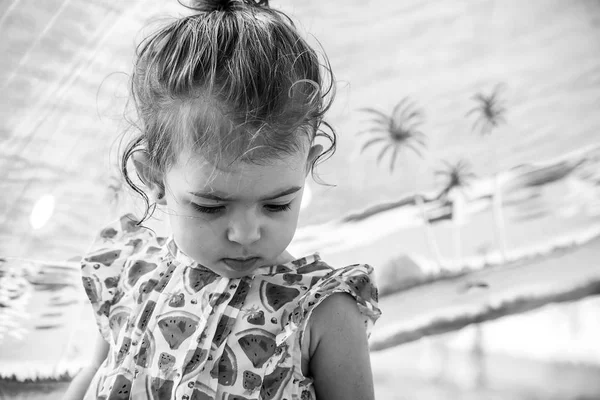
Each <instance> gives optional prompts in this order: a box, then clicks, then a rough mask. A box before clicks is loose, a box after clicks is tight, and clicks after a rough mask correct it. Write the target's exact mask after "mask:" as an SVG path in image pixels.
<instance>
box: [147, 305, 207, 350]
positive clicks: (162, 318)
mask: <svg viewBox="0 0 600 400" xmlns="http://www.w3.org/2000/svg"><path fill="white" fill-rule="evenodd" d="M157 318H158V329H159V330H160V332H161V333H162V335H163V337H164V338H165V341H166V342H167V343H168V344H169V348H170V349H171V350H177V349H178V348H179V346H181V344H182V343H183V342H184V341H185V340H186V339H188V338H189V337H190V336H192V334H193V333H194V332H196V329H197V328H198V322H199V321H200V318H199V317H198V316H197V315H194V314H192V313H190V312H187V311H179V310H178V311H171V312H168V313H165V314H162V315H159V316H158V317H157Z"/></svg>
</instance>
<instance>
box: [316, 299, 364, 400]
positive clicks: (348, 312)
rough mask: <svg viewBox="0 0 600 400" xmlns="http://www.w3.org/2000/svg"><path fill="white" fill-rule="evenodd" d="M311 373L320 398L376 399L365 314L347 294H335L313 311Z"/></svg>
mask: <svg viewBox="0 0 600 400" xmlns="http://www.w3.org/2000/svg"><path fill="white" fill-rule="evenodd" d="M309 325H310V349H309V354H310V372H311V375H312V376H313V379H314V384H315V391H316V394H317V399H322V398H323V399H330V400H337V399H346V400H351V399H362V400H367V399H373V398H374V394H373V391H374V390H373V376H372V372H371V362H370V356H369V348H368V341H367V333H366V329H365V317H364V316H363V315H362V314H361V312H360V311H359V309H358V307H357V305H356V300H355V299H354V298H353V297H352V296H351V295H350V294H347V293H334V294H332V295H330V296H328V297H327V298H326V299H325V300H323V301H322V302H321V304H319V305H318V306H317V308H315V310H314V311H313V314H312V316H311V318H310V320H309Z"/></svg>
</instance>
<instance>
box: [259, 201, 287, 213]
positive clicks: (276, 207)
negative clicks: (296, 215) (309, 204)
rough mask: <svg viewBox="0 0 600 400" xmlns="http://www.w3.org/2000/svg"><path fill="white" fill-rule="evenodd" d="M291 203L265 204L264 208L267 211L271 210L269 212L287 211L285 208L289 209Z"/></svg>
mask: <svg viewBox="0 0 600 400" xmlns="http://www.w3.org/2000/svg"><path fill="white" fill-rule="evenodd" d="M291 204H292V203H287V204H267V205H265V208H266V209H267V210H268V211H271V212H281V211H287V210H289V209H290V208H291V207H290V205H291Z"/></svg>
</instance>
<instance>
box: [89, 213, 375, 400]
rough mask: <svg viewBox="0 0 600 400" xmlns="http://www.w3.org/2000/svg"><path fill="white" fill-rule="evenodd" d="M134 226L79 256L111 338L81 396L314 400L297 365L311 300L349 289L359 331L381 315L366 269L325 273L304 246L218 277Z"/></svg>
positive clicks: (120, 227) (103, 237) (168, 241)
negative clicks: (279, 259)
mask: <svg viewBox="0 0 600 400" xmlns="http://www.w3.org/2000/svg"><path fill="white" fill-rule="evenodd" d="M134 221H135V219H134V217H133V216H132V215H125V216H123V217H121V219H120V220H118V221H116V222H115V223H114V224H111V225H109V226H107V227H106V228H104V229H103V230H102V231H101V232H100V234H99V236H98V237H97V239H96V240H95V242H94V245H93V246H92V249H91V251H90V253H89V254H87V255H86V256H85V257H84V258H83V260H82V269H81V272H82V281H83V285H84V288H85V291H86V294H87V296H88V298H89V300H90V302H91V305H92V308H93V311H94V313H95V317H96V322H97V325H98V328H99V330H100V333H101V334H102V336H103V338H104V339H105V340H106V341H107V342H108V343H109V344H110V350H109V353H108V356H107V358H106V360H105V361H104V363H103V364H102V365H101V366H100V368H99V369H98V372H97V373H96V375H95V376H94V378H93V379H92V382H91V384H90V386H89V388H88V390H87V393H86V395H85V397H84V399H85V400H89V399H110V400H115V399H157V400H158V399H160V400H163V399H178V400H209V399H219V400H221V399H223V400H244V399H247V400H249V399H263V400H271V399H287V400H292V399H299V400H306V399H314V398H315V392H314V388H313V380H312V378H311V377H308V376H304V375H303V374H302V368H301V366H302V354H303V350H304V354H307V351H306V349H305V348H304V349H303V333H304V330H305V327H306V324H307V321H308V319H309V317H310V315H311V313H312V311H313V310H314V309H315V307H317V306H318V305H319V303H320V302H321V301H323V300H324V299H325V298H327V297H328V296H330V295H331V294H333V293H336V292H346V293H349V294H351V295H352V296H353V297H354V298H355V299H356V304H357V306H358V308H359V310H360V311H361V313H362V315H363V317H364V321H365V329H366V330H367V334H370V331H371V329H372V327H373V324H374V322H375V321H376V319H377V318H378V317H379V315H380V314H381V312H380V310H379V309H378V307H377V289H376V287H375V285H374V283H373V277H372V275H373V269H372V267H370V266H369V265H367V264H356V265H351V266H348V267H345V268H341V269H333V268H332V267H330V266H329V265H327V264H326V263H324V262H323V261H322V260H321V259H320V257H319V255H318V253H315V254H313V255H310V256H307V257H303V258H299V259H296V260H294V261H291V262H289V263H286V264H282V265H273V266H267V267H260V268H258V269H257V270H255V271H254V272H253V274H252V275H251V276H246V277H243V278H236V279H229V278H224V277H222V276H220V275H217V274H215V273H214V272H212V271H211V270H209V269H208V268H206V267H204V266H202V265H199V264H198V263H197V262H195V261H194V260H192V259H191V258H190V257H188V256H187V255H185V254H184V253H183V252H181V251H179V250H178V248H177V246H176V244H175V242H174V241H173V239H172V238H163V237H157V236H156V235H155V234H154V233H153V232H152V231H150V230H148V229H145V228H142V227H137V226H136V225H135V222H134ZM349 361H350V360H349Z"/></svg>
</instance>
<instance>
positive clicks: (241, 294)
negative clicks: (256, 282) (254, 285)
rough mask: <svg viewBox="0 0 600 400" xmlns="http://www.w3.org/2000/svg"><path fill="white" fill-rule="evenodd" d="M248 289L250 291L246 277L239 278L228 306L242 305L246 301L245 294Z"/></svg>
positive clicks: (237, 306)
mask: <svg viewBox="0 0 600 400" xmlns="http://www.w3.org/2000/svg"><path fill="white" fill-rule="evenodd" d="M249 291H250V284H249V283H248V279H247V278H244V279H242V280H240V283H239V285H238V287H237V289H236V291H235V294H234V295H233V298H232V299H231V301H230V302H229V307H234V308H237V309H240V308H241V307H242V306H243V305H244V302H245V301H246V296H247V295H248V292H249Z"/></svg>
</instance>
